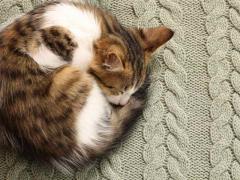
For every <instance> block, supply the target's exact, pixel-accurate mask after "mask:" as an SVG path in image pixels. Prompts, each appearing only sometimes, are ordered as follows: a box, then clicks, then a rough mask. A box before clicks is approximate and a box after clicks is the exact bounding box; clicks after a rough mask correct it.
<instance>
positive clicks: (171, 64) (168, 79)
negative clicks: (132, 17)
mask: <svg viewBox="0 0 240 180" xmlns="http://www.w3.org/2000/svg"><path fill="white" fill-rule="evenodd" d="M159 2H160V4H161V5H162V8H161V11H160V19H161V21H162V23H163V25H165V26H167V27H170V28H171V29H173V30H174V31H175V35H174V37H173V39H172V40H171V41H170V43H168V44H167V46H166V48H165V49H164V62H165V64H166V66H167V70H166V72H165V77H164V80H165V83H166V86H167V93H166V96H165V101H166V105H167V108H168V113H167V115H166V123H167V127H168V129H169V131H170V133H169V135H168V137H167V147H168V149H169V152H170V156H169V158H168V162H167V169H168V172H169V174H170V177H171V179H174V180H175V179H179V180H186V179H187V178H188V172H189V168H190V163H189V158H188V156H187V149H188V146H189V138H188V135H187V125H188V124H187V123H188V118H187V114H186V112H185V108H186V105H187V93H186V91H185V88H186V81H187V74H186V71H185V69H184V68H183V64H184V62H185V51H184V48H183V47H182V44H183V40H184V32H183V30H182V27H181V25H180V24H181V21H182V11H181V8H180V7H179V5H178V4H177V3H175V2H174V1H170V0H167V1H165V0H159Z"/></svg>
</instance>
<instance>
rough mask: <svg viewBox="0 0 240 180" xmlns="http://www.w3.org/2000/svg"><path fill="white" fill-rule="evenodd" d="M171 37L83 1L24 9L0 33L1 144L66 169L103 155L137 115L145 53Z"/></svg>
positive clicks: (160, 29) (168, 32)
mask: <svg viewBox="0 0 240 180" xmlns="http://www.w3.org/2000/svg"><path fill="white" fill-rule="evenodd" d="M172 36H173V31H172V30H170V29H169V28H167V27H163V26H160V27H155V28H148V29H139V28H136V27H131V28H126V27H123V26H122V25H121V24H120V23H119V22H118V20H117V19H116V18H115V17H114V16H113V15H111V14H110V13H108V12H106V11H104V10H102V9H100V8H97V7H94V6H92V5H89V4H87V3H85V2H76V1H66V0H65V1H53V2H48V3H45V4H42V5H40V6H38V7H36V8H35V9H34V10H32V11H31V12H29V13H26V14H23V15H22V16H20V17H19V18H17V19H16V20H14V22H12V23H11V24H10V25H8V26H7V27H5V28H4V29H3V30H2V31H1V32H0V100H1V108H0V136H1V139H2V142H3V144H4V145H6V146H8V147H10V148H12V149H13V150H15V151H17V152H18V153H19V154H22V155H24V156H26V157H27V158H34V159H38V160H41V161H44V162H51V163H52V164H53V165H54V166H55V167H56V168H58V169H60V170H61V171H63V172H69V171H71V170H72V169H74V168H76V167H79V166H80V165H84V163H86V162H87V161H89V160H90V159H91V158H92V157H95V156H97V155H99V154H102V153H103V152H105V151H106V150H108V149H109V148H110V147H111V145H112V144H113V143H114V142H115V141H116V140H117V139H118V138H119V137H120V136H121V135H122V134H124V133H125V130H126V129H127V128H128V127H130V124H131V123H133V122H134V121H135V120H136V119H137V117H139V116H140V115H141V112H142V110H143V108H144V107H145V104H146V100H147V95H146V90H144V89H143V85H144V82H145V79H146V69H147V66H148V64H149V60H150V56H151V54H152V53H153V52H155V51H156V50H157V49H158V48H159V47H160V46H162V45H163V44H165V43H166V42H167V41H168V40H170V39H171V38H172Z"/></svg>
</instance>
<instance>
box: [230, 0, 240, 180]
mask: <svg viewBox="0 0 240 180" xmlns="http://www.w3.org/2000/svg"><path fill="white" fill-rule="evenodd" d="M228 2H229V4H230V5H231V6H232V8H231V9H230V12H229V17H230V21H231V23H232V24H233V28H232V29H231V31H230V39H231V42H232V44H233V46H234V48H235V49H234V50H233V51H232V54H231V60H232V64H233V66H234V71H233V72H232V74H231V83H232V86H233V88H234V91H235V92H234V94H233V97H232V105H233V108H234V111H235V113H236V114H235V115H234V117H233V122H232V126H233V130H234V133H235V138H234V141H233V152H234V156H235V160H234V161H233V162H232V167H231V175H232V178H233V179H234V180H239V179H240V32H239V30H240V14H239V13H240V2H239V1H236V0H228Z"/></svg>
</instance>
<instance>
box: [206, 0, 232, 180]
mask: <svg viewBox="0 0 240 180" xmlns="http://www.w3.org/2000/svg"><path fill="white" fill-rule="evenodd" d="M202 5H203V8H204V10H205V12H206V13H207V18H206V30H207V32H208V34H209V37H208V39H207V44H206V46H207V51H208V54H209V60H208V74H209V76H210V78H211V79H210V82H209V93H210V96H211V98H212V104H211V107H210V114H211V118H212V125H211V132H210V135H211V141H212V143H213V145H212V148H211V152H210V162H211V165H212V169H211V171H210V179H211V180H219V179H224V180H225V179H226V180H228V179H231V176H230V173H229V172H228V169H229V168H230V165H231V162H232V159H233V156H232V153H231V150H230V145H231V141H232V139H233V132H232V129H231V127H230V124H229V123H230V122H229V121H230V120H231V118H232V115H233V112H232V108H231V104H230V103H229V99H230V93H231V90H230V85H229V83H228V82H227V79H228V75H229V71H230V67H229V63H228V61H227V60H226V55H227V53H228V50H229V42H228V40H227V39H226V37H225V36H226V34H227V29H228V21H227V19H226V18H225V17H224V13H225V11H226V8H227V7H226V2H225V1H224V0H219V1H218V2H216V1H202Z"/></svg>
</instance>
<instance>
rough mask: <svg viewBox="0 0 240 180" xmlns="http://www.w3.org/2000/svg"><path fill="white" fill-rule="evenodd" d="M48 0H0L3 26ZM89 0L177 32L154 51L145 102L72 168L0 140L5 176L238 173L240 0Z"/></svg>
mask: <svg viewBox="0 0 240 180" xmlns="http://www.w3.org/2000/svg"><path fill="white" fill-rule="evenodd" d="M46 1H49V0H0V27H1V28H2V27H4V25H5V24H7V23H9V22H10V21H11V20H12V19H13V18H15V17H17V16H18V15H20V14H21V13H25V12H28V11H30V10H32V9H33V8H34V7H35V6H37V5H39V4H41V3H43V2H46ZM50 1H51V0H50ZM86 1H87V2H89V3H92V4H94V5H96V6H99V7H101V8H103V9H106V10H108V11H110V12H111V13H113V14H114V15H115V16H116V17H117V18H118V19H119V21H120V22H121V23H122V24H123V25H125V26H138V27H141V28H147V27H156V26H160V25H164V26H167V27H169V28H171V29H172V30H173V31H174V32H175V34H174V37H173V38H172V39H171V40H170V41H169V42H168V43H167V44H166V45H164V46H163V47H161V48H160V49H159V50H158V51H157V52H156V53H154V55H153V56H152V58H151V63H150V66H149V69H148V70H149V72H150V78H151V81H152V84H151V86H150V88H149V92H148V93H149V97H150V98H149V101H148V103H147V108H146V109H145V110H144V112H143V116H142V117H141V118H140V119H139V120H138V122H137V124H136V125H135V126H134V127H133V129H132V130H131V131H130V132H128V133H127V134H126V135H124V137H123V138H122V140H121V142H119V143H118V145H117V147H116V148H115V149H113V150H112V151H111V152H110V153H108V154H107V155H105V156H104V157H100V158H97V159H96V160H95V161H94V162H92V163H90V164H86V166H85V167H84V168H79V169H78V170H77V171H76V172H75V173H74V174H71V175H64V174H62V173H61V172H59V171H57V170H56V169H54V168H53V167H52V166H51V165H48V164H41V163H39V162H32V161H31V162H30V161H28V160H26V159H24V158H23V157H19V156H18V155H17V154H15V153H13V152H11V151H9V150H8V149H6V148H4V147H3V146H1V145H0V180H33V179H34V180H75V179H76V180H208V179H209V180H240V1H239V0H184V1H180V0H86ZM0 68H1V67H0Z"/></svg>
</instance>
